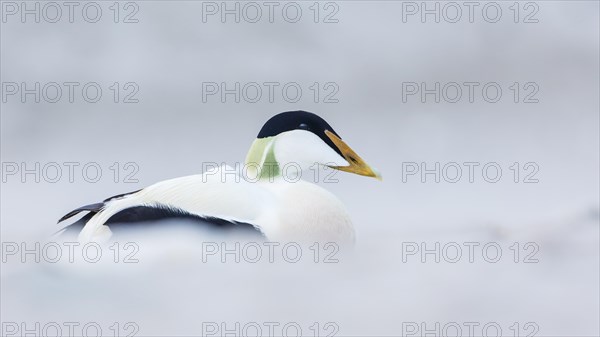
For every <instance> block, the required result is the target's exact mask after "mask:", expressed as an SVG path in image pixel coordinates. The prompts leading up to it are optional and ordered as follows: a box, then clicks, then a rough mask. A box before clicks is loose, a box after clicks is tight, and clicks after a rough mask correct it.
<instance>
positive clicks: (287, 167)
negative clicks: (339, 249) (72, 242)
mask: <svg viewBox="0 0 600 337" xmlns="http://www.w3.org/2000/svg"><path fill="white" fill-rule="evenodd" d="M315 165H317V166H319V167H322V168H324V169H333V170H338V171H343V172H347V173H352V174H357V175H361V176H365V177H371V178H376V179H378V180H382V176H381V174H380V173H379V171H378V170H376V169H374V168H372V167H371V166H369V165H368V164H367V163H366V162H365V161H364V160H363V159H362V158H361V157H360V156H359V155H358V154H357V153H356V152H354V150H352V148H350V146H348V144H347V143H346V142H345V141H343V140H342V138H341V137H340V135H339V134H338V133H337V132H336V131H335V130H334V129H333V128H332V127H331V125H329V123H327V122H326V121H325V120H324V119H323V118H321V117H320V116H318V115H317V114H314V113H312V112H308V111H286V112H282V113H279V114H277V115H275V116H273V117H271V118H270V119H269V120H268V121H267V122H266V123H265V124H264V125H263V127H262V128H261V129H260V131H259V133H258V135H257V137H256V139H254V141H253V142H252V144H251V146H250V149H249V151H248V153H247V155H246V158H245V161H244V165H243V169H242V172H235V173H234V174H232V171H235V170H234V169H233V168H232V167H231V166H228V165H221V166H218V167H213V168H211V169H208V170H206V171H205V172H203V173H201V174H195V175H189V176H183V177H179V178H174V179H169V180H164V181H160V182H157V183H155V184H153V185H150V186H148V187H146V188H143V189H140V190H137V191H134V192H129V193H122V194H119V195H115V196H113V197H110V198H107V199H105V200H103V201H102V202H97V203H93V204H88V205H85V206H82V207H79V208H77V209H74V210H72V211H71V212H68V213H67V214H65V215H64V216H63V217H61V218H60V219H59V221H58V222H59V223H61V222H63V221H65V220H67V219H70V218H72V217H74V216H75V215H77V214H79V213H85V212H87V214H86V215H85V216H84V217H83V218H81V219H80V220H79V221H77V222H75V223H73V224H71V225H69V226H67V227H65V228H63V229H62V230H61V231H59V232H61V233H62V232H75V233H76V234H77V239H78V241H79V242H92V241H106V240H109V239H110V238H111V237H113V235H114V233H115V232H118V231H119V229H122V228H132V227H135V228H148V227H154V226H156V225H157V224H161V223H162V224H166V223H171V222H168V221H165V220H173V219H175V220H176V219H192V220H193V221H194V223H198V224H199V225H200V226H203V227H207V228H210V229H214V230H215V231H216V232H222V233H232V232H248V233H254V234H256V235H258V236H260V237H262V238H264V239H266V240H268V241H278V242H289V241H294V242H306V243H310V242H336V243H340V244H350V245H353V244H354V243H355V241H356V238H355V230H354V226H353V223H352V220H351V218H350V215H349V212H348V210H347V209H346V207H345V206H344V204H343V203H342V202H341V201H340V200H339V199H338V198H337V197H336V196H335V195H334V194H332V193H331V192H329V191H328V190H326V189H325V188H323V187H321V186H319V185H318V184H316V183H313V182H309V181H307V180H306V179H303V178H304V177H302V173H306V172H308V171H309V170H311V169H312V170H314V168H315ZM290 171H293V172H294V176H293V177H291V178H290V174H289V172H290ZM298 177H300V179H298Z"/></svg>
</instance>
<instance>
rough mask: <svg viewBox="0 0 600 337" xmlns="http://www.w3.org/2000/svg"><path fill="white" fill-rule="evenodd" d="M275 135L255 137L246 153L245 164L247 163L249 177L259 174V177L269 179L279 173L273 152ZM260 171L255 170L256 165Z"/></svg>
mask: <svg viewBox="0 0 600 337" xmlns="http://www.w3.org/2000/svg"><path fill="white" fill-rule="evenodd" d="M274 141H275V137H267V138H259V139H256V140H255V141H254V142H253V143H252V146H251V147H250V150H249V151H248V154H247V155H246V165H248V175H249V176H251V177H256V176H260V179H269V178H274V177H277V176H279V175H280V174H281V169H280V168H279V163H277V159H276V158H275V153H274V152H273V143H274ZM257 165H258V167H259V168H258V169H259V170H260V172H256V166H257Z"/></svg>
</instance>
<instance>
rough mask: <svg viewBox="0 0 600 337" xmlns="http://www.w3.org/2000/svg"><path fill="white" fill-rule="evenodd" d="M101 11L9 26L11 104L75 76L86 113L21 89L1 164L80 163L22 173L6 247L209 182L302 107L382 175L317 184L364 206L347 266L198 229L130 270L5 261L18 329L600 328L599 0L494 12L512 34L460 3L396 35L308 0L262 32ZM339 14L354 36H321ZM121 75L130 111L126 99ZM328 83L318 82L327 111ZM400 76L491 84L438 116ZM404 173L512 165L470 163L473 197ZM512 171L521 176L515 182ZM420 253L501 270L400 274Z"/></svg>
mask: <svg viewBox="0 0 600 337" xmlns="http://www.w3.org/2000/svg"><path fill="white" fill-rule="evenodd" d="M97 3H98V4H99V6H100V7H101V8H102V13H103V15H102V17H101V18H100V20H99V21H98V22H97V23H87V22H85V21H84V20H83V18H82V16H81V8H82V7H83V5H84V4H85V3H81V4H80V6H79V7H76V9H75V16H74V21H75V22H74V23H70V22H69V20H68V17H67V13H68V12H67V9H66V8H65V7H64V6H63V7H62V9H63V17H62V19H61V20H60V21H59V22H58V23H48V22H45V21H44V19H43V17H42V18H41V22H40V23H35V22H34V19H33V16H28V17H26V22H25V23H22V22H21V18H20V17H19V15H14V16H13V15H10V16H6V19H5V20H4V21H3V22H2V25H1V29H2V32H1V81H2V83H3V95H6V83H7V82H16V83H18V84H20V83H21V82H25V83H27V85H28V87H29V88H31V87H33V83H35V82H40V83H41V86H42V87H43V85H44V84H46V83H48V82H57V83H63V82H79V83H81V85H80V86H79V87H77V88H76V89H75V96H74V98H75V102H73V103H70V102H69V101H68V97H67V89H66V88H65V87H62V88H63V97H62V98H61V100H60V101H59V102H57V103H49V102H46V101H45V100H44V99H43V98H42V99H41V102H40V103H36V102H34V99H33V96H32V95H29V96H26V101H25V102H22V100H21V99H20V97H19V95H7V96H6V102H3V103H2V112H1V131H2V133H1V142H2V145H1V156H2V158H1V160H2V162H3V170H5V168H6V167H7V166H6V165H9V164H7V163H17V164H18V165H21V163H26V164H27V165H28V166H27V167H28V168H33V167H34V165H35V163H36V162H39V163H40V165H41V166H42V167H43V166H44V165H45V164H47V163H50V162H56V163H59V164H62V163H64V162H77V163H80V166H78V168H75V171H74V173H75V175H74V181H73V182H70V181H69V179H68V177H67V176H66V175H67V173H68V169H67V168H66V167H65V166H62V168H63V172H62V173H63V176H62V177H61V178H60V179H58V181H57V182H55V183H52V182H49V181H48V179H44V177H41V179H40V181H39V182H36V181H35V179H34V176H33V175H28V176H26V177H25V181H22V179H21V177H20V176H19V175H9V176H6V179H5V181H3V182H2V191H1V228H0V233H1V240H2V242H3V243H6V242H16V243H19V244H20V243H21V242H27V243H29V244H31V245H33V243H34V242H42V243H43V242H45V241H46V240H48V237H49V235H51V234H52V233H53V232H55V231H56V230H58V229H60V228H61V226H60V225H56V224H55V223H56V220H57V219H58V218H60V217H61V216H62V215H63V214H65V213H66V212H68V211H69V210H71V209H73V208H76V207H78V206H80V205H84V204H89V203H93V202H97V201H99V200H102V199H104V198H106V197H108V196H111V195H115V194H119V193H122V192H128V191H133V190H136V189H139V188H142V187H144V186H147V185H150V184H152V183H154V182H156V181H160V180H164V179H168V178H172V177H178V176H183V175H188V174H194V173H199V172H201V171H202V163H204V162H218V163H222V162H225V163H229V164H234V163H236V162H239V161H242V160H243V159H244V157H245V154H246V151H247V150H248V147H249V146H250V144H251V142H252V140H253V139H254V138H255V136H256V134H257V133H258V131H259V129H260V127H261V126H262V125H263V123H264V122H265V121H266V120H267V119H268V118H269V117H270V116H272V115H274V114H276V113H278V112H281V111H286V110H298V109H302V110H308V111H313V112H315V113H318V114H319V115H321V116H322V117H324V118H325V119H326V120H327V121H328V122H329V123H330V124H332V125H333V127H334V128H335V129H336V131H337V132H338V133H339V134H340V135H341V136H342V137H343V138H344V139H345V140H346V141H348V143H349V144H350V145H351V146H352V147H353V148H354V149H355V150H356V151H357V152H358V153H359V154H360V155H362V156H363V158H365V159H366V160H367V162H369V163H370V164H372V165H373V166H375V167H377V168H378V169H379V170H380V171H381V172H382V173H383V175H384V181H383V182H382V183H380V182H377V181H375V180H373V179H366V178H364V177H358V176H352V175H348V174H338V175H336V178H337V179H339V183H335V184H323V186H325V187H326V188H327V189H329V190H330V191H332V192H333V193H335V194H336V195H337V196H338V197H339V198H340V199H341V200H342V201H343V202H344V203H345V204H346V205H347V207H348V209H349V210H350V213H351V215H352V217H353V220H354V223H355V228H356V231H357V247H356V249H355V251H354V254H352V256H350V257H344V258H341V259H340V260H341V261H340V263H337V264H329V265H328V264H314V263H312V264H311V263H302V264H289V263H287V264H286V263H280V264H275V265H272V264H264V263H263V264H249V263H240V264H236V263H226V264H221V263H218V262H217V263H202V261H200V260H199V258H198V255H196V254H197V253H198V251H199V250H200V242H201V241H202V237H201V236H196V235H195V234H192V233H183V234H182V233H176V234H180V235H174V236H167V238H169V239H165V241H166V243H164V244H161V243H160V240H159V239H160V238H161V237H160V236H158V237H153V238H149V241H148V242H146V243H144V244H142V243H140V252H139V254H138V255H137V257H138V258H139V260H140V262H139V263H138V264H132V265H124V264H112V265H111V264H110V263H106V264H103V265H99V266H97V265H93V264H85V263H82V264H58V265H56V264H49V263H34V262H33V261H31V258H29V259H28V262H27V263H21V262H20V259H18V258H14V257H10V256H9V257H8V262H7V263H2V269H1V271H2V276H1V278H0V280H1V293H2V296H1V298H2V300H1V315H2V317H1V321H2V322H17V323H18V324H21V323H22V322H25V323H27V324H30V325H33V324H34V322H40V323H41V324H42V325H44V324H45V323H46V322H59V323H61V322H82V323H81V324H82V325H83V324H85V323H86V322H98V323H99V324H101V326H102V328H103V332H104V334H105V335H112V333H113V332H112V331H110V330H109V327H110V326H111V325H112V324H113V323H114V322H120V324H121V325H123V324H124V323H126V322H135V323H136V324H137V325H138V326H139V332H138V334H137V335H139V336H159V335H163V336H164V335H181V336H184V335H185V336H187V335H190V336H191V335H199V334H201V333H202V322H219V323H220V322H227V323H230V324H234V323H233V322H241V324H242V325H243V324H244V323H246V322H259V323H260V322H280V323H281V324H282V325H283V324H285V323H286V322H298V323H299V324H301V326H302V327H303V332H304V333H305V334H306V335H312V334H313V331H310V330H309V328H308V327H309V326H311V325H312V324H313V323H314V322H320V324H321V325H323V324H325V323H327V322H335V324H337V326H339V332H338V333H337V335H338V336H339V335H344V336H354V335H400V334H402V331H403V330H402V322H416V323H418V324H421V322H426V323H427V324H428V326H429V327H431V326H433V325H434V324H435V323H436V322H439V323H440V324H441V325H442V326H443V325H444V324H447V323H448V322H457V323H458V324H459V325H462V324H463V323H464V322H478V323H479V324H480V325H481V326H483V325H485V324H486V323H489V322H497V323H498V324H499V325H500V326H501V327H502V329H503V335H505V336H512V335H513V333H514V332H513V331H511V330H510V327H511V326H513V324H514V323H515V322H519V324H520V326H521V327H520V335H522V336H524V335H527V332H531V331H532V330H528V331H525V330H524V329H523V325H525V324H526V323H528V322H534V323H535V324H536V325H537V326H539V332H537V335H538V336H566V335H569V336H598V335H599V333H600V330H599V329H600V328H599V318H598V317H599V316H600V310H599V305H600V303H599V296H600V294H599V286H598V284H599V282H600V279H599V263H600V262H599V226H598V221H599V218H598V217H599V208H598V207H599V188H598V186H599V178H598V170H599V110H600V107H599V96H598V95H599V94H598V93H599V89H600V88H599V84H598V81H599V25H598V22H599V17H598V15H599V6H598V2H596V1H547V2H536V3H535V4H537V6H538V8H539V11H538V12H537V14H535V16H533V18H535V19H537V20H538V22H537V23H523V22H521V21H523V19H524V18H525V17H526V16H527V14H528V13H530V12H532V7H528V8H525V3H523V2H520V3H519V8H520V12H519V16H518V19H519V20H518V21H519V23H515V22H514V11H511V9H509V6H512V5H513V2H498V4H499V6H500V7H501V8H502V11H503V12H502V17H501V18H500V20H499V21H498V22H496V23H488V22H486V21H485V20H484V18H483V16H482V15H481V8H482V7H483V6H484V5H486V2H481V3H479V7H476V10H475V16H474V23H470V22H469V20H468V17H467V9H466V7H464V6H462V9H463V17H462V19H461V20H460V21H459V22H457V23H448V22H445V21H444V19H443V17H442V18H441V20H440V21H441V22H440V23H436V22H435V21H434V19H433V17H432V16H431V15H430V16H428V17H426V19H427V22H425V23H422V22H421V19H420V17H419V16H418V15H416V16H408V17H407V20H405V21H407V22H403V16H402V10H403V4H402V2H394V1H369V2H367V1H344V2H342V1H339V2H334V3H333V5H334V7H328V8H325V3H320V5H319V8H320V12H319V16H318V19H319V20H318V21H319V23H315V22H314V15H315V12H314V10H311V9H310V8H309V7H310V6H313V5H314V4H313V2H298V4H299V6H300V7H301V8H302V11H303V12H302V13H303V14H302V17H301V19H300V20H299V21H298V22H297V23H288V22H285V20H283V17H282V15H281V8H282V7H283V4H284V3H280V5H279V6H278V7H276V8H275V15H274V21H275V22H274V23H269V20H268V17H267V11H268V9H267V7H265V6H264V4H263V3H262V2H260V3H258V4H259V5H261V7H262V9H263V18H262V20H261V21H260V22H258V23H254V24H253V23H248V22H245V21H244V19H243V17H242V19H241V22H240V23H235V20H234V18H233V16H231V15H230V16H228V17H226V22H225V23H223V22H221V18H220V17H219V16H218V15H214V16H208V17H207V19H206V20H205V21H207V22H203V5H202V3H201V2H194V1H169V2H167V1H137V2H133V4H134V5H135V6H137V13H136V14H135V15H134V16H133V18H135V19H137V20H138V22H137V23H123V22H122V21H123V19H124V17H125V15H127V14H128V13H131V12H132V11H133V9H134V8H135V7H128V8H125V7H124V6H125V3H120V7H119V8H120V12H119V18H118V21H119V23H115V22H114V11H113V10H111V9H110V8H109V7H110V6H111V5H113V3H112V2H97ZM419 3H420V2H419ZM2 4H3V6H6V2H5V1H2ZM18 4H20V2H19V3H18ZM34 4H35V2H28V5H29V6H31V8H33V6H34ZM59 4H61V3H59ZM217 4H218V5H219V4H220V2H218V3H217ZM228 4H229V6H230V7H231V8H232V7H233V6H234V3H233V2H230V3H228ZM241 4H242V7H243V5H244V3H241ZM440 4H442V5H444V3H440ZM459 4H462V3H461V2H459ZM42 5H43V3H42ZM428 5H429V6H430V7H433V5H434V3H432V2H430V3H428ZM204 6H205V9H206V5H204ZM404 6H406V5H404ZM336 8H337V13H336V14H335V15H334V16H333V18H335V19H337V20H338V22H337V23H323V22H321V21H323V19H324V18H325V17H326V16H327V14H329V13H331V12H332V11H333V10H334V9H336ZM2 10H3V18H4V15H6V7H2ZM291 11H292V10H290V13H292V12H291ZM90 13H92V10H90ZM490 13H493V10H490ZM19 14H20V13H19ZM87 82H96V83H98V84H99V85H100V86H101V88H102V90H103V94H102V98H101V99H100V100H99V101H98V102H97V103H87V102H85V101H84V100H83V97H82V96H81V92H80V89H81V87H82V86H83V84H85V83H87ZM114 82H118V83H119V85H120V87H121V90H120V94H121V95H120V97H119V103H114V102H113V91H111V90H110V89H109V87H110V86H111V85H112V84H113V83H114ZM127 82H135V83H136V84H137V87H138V88H139V91H138V92H137V94H136V95H135V98H137V99H138V100H139V102H138V103H123V102H122V101H123V99H124V95H125V94H126V93H129V92H131V91H132V89H131V88H129V89H128V90H125V89H123V86H124V85H125V83H127ZM203 82H216V83H221V82H226V83H227V85H228V87H229V88H231V87H233V86H234V83H235V82H240V83H241V85H242V86H243V85H244V84H245V83H248V82H257V83H259V84H260V83H263V82H279V83H280V84H281V85H280V86H279V87H278V89H276V90H275V95H274V101H273V102H269V100H268V98H267V97H266V95H267V93H268V92H267V88H266V87H263V97H262V99H261V100H260V101H259V102H256V103H251V102H247V101H246V100H244V98H243V97H242V98H241V100H240V103H236V102H235V101H234V99H233V98H232V96H231V95H229V96H227V100H226V101H225V102H221V99H220V98H219V97H218V95H215V96H208V97H207V99H206V100H205V101H206V102H203V95H202V93H203ZM288 82H296V83H298V84H299V85H300V86H301V88H302V89H303V92H302V96H301V99H300V100H299V101H298V102H296V103H289V102H286V100H285V99H284V98H283V96H282V94H281V90H280V89H281V87H282V86H283V85H284V84H285V83H288ZM314 82H318V83H319V86H320V87H321V91H320V97H319V99H318V102H317V103H315V102H314V97H313V91H311V90H310V89H309V87H310V86H311V85H312V84H313V83H314ZM327 82H334V83H335V84H336V85H337V88H338V89H339V91H338V92H337V93H336V94H335V96H334V98H336V99H337V100H338V102H334V103H325V102H324V101H323V100H324V96H325V95H326V94H327V93H330V92H331V90H332V89H331V88H329V89H328V90H325V89H323V86H324V85H325V83H327ZM403 82H416V83H421V82H426V83H427V85H428V87H429V88H431V87H433V86H434V83H435V82H440V83H441V84H442V86H443V85H444V84H445V83H448V82H457V83H463V82H480V83H481V85H480V86H479V87H478V88H477V89H476V91H475V101H474V102H473V103H470V102H469V101H468V99H467V97H466V94H467V91H466V88H465V87H463V97H462V99H461V100H460V101H459V102H457V103H448V102H446V101H444V99H443V98H442V99H441V102H440V103H435V102H434V100H433V98H432V96H431V95H429V96H427V101H426V102H424V103H423V102H421V100H420V99H419V97H418V95H415V96H409V97H408V98H407V100H406V102H403V95H402V94H403ZM488 82H496V83H498V84H499V85H500V86H501V88H502V90H503V92H502V97H501V99H500V100H499V101H498V102H497V103H488V102H486V101H485V100H484V99H483V98H482V96H481V87H482V86H483V84H485V83H488ZM514 82H519V83H520V86H521V87H523V85H524V84H525V83H527V82H534V83H536V84H537V86H538V88H539V91H538V92H537V94H536V95H535V98H537V99H538V100H539V102H538V103H523V100H524V96H525V94H526V93H529V92H531V89H529V90H527V91H524V89H522V91H521V96H520V97H519V103H515V102H514V101H513V92H512V91H511V90H510V89H509V87H510V86H511V85H512V84H513V83H514ZM90 162H95V163H98V165H100V167H101V168H102V172H103V175H102V177H101V178H100V179H99V181H98V182H96V183H90V182H87V181H86V180H85V179H83V178H82V175H81V167H82V166H83V165H85V164H86V163H90ZM115 162H118V163H119V166H120V170H119V172H120V176H119V177H118V179H117V181H118V182H115V181H114V176H113V173H114V172H113V171H111V169H110V167H111V166H112V165H113V163H115ZM128 162H132V163H135V166H136V167H137V168H138V169H139V170H138V171H137V173H135V176H134V178H135V179H137V180H138V182H137V183H135V182H134V183H127V182H124V179H125V175H126V174H127V173H129V172H132V169H131V168H129V169H125V168H124V165H125V163H128ZM408 162H415V163H421V162H425V163H427V165H428V168H432V167H433V165H434V163H435V162H440V163H441V165H442V166H443V165H444V164H445V163H448V162H457V163H463V162H478V163H481V166H483V165H484V164H485V163H488V162H496V163H498V164H499V165H500V167H501V168H502V170H503V175H502V178H501V179H500V181H499V182H497V183H488V182H486V181H485V180H484V179H483V178H482V176H481V171H480V170H476V171H475V176H474V182H473V183H469V181H468V177H467V176H466V173H467V171H466V170H463V177H462V179H461V180H460V181H459V182H457V183H449V182H446V181H444V179H442V180H441V181H440V182H439V183H436V182H435V181H434V178H433V176H431V175H429V176H427V181H426V182H425V183H423V182H421V179H420V177H419V176H418V175H416V176H409V177H408V178H407V179H406V182H403V179H402V172H403V165H402V163H408ZM514 162H518V163H519V165H520V166H521V168H522V170H521V175H520V177H519V182H518V183H515V182H514V181H513V171H511V170H510V168H509V167H510V166H511V165H513V163H514ZM528 162H533V163H536V164H537V166H538V167H539V171H538V172H537V174H536V175H535V178H536V179H538V180H539V182H538V183H523V180H524V179H525V175H526V173H529V172H531V169H530V170H527V171H524V170H523V165H524V164H525V163H528ZM481 166H479V168H481ZM463 168H464V167H463ZM3 173H4V174H5V173H6V172H3ZM52 176H54V174H52ZM403 242H404V243H406V242H416V243H417V244H420V243H421V242H428V243H429V244H430V245H433V243H434V242H440V243H441V245H444V244H445V243H448V242H456V243H458V244H460V245H462V244H463V243H465V242H478V243H480V244H481V245H484V244H485V243H487V242H495V243H498V244H499V245H500V246H501V247H502V248H503V254H504V255H503V257H502V260H501V261H500V262H499V263H496V264H493V263H488V262H486V261H484V260H483V259H481V255H478V256H476V260H475V262H474V263H468V261H466V257H463V259H462V260H461V261H460V262H459V263H455V264H453V263H448V262H444V261H441V262H440V263H435V262H434V261H432V259H431V258H429V259H428V260H427V262H426V263H421V262H420V260H419V258H418V257H411V258H409V259H408V262H406V263H404V262H403V261H402V243H403ZM514 242H518V243H519V244H520V245H521V247H522V246H523V245H524V244H526V243H528V242H533V243H535V244H536V245H537V246H538V247H539V252H538V253H537V254H536V256H535V257H536V258H537V259H539V263H534V264H525V263H514V262H513V261H512V251H511V250H510V249H509V247H510V246H511V245H513V243H514ZM429 247H432V246H429ZM530 251H531V250H528V251H524V250H522V248H521V253H522V254H523V255H525V254H526V253H527V252H530ZM190 253H191V254H190ZM520 259H521V260H522V259H523V256H521V257H520ZM213 262H214V261H213ZM309 262H310V261H309ZM475 331H476V332H477V331H479V333H478V335H481V331H480V330H477V329H476V330H475ZM121 335H125V333H123V332H122V333H121ZM321 335H325V333H324V332H321ZM417 335H421V334H420V333H419V334H417ZM462 335H463V336H466V335H467V330H466V328H465V330H464V331H463V334H462ZM489 335H494V333H493V330H491V331H490V333H489Z"/></svg>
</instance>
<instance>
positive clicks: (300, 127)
mask: <svg viewBox="0 0 600 337" xmlns="http://www.w3.org/2000/svg"><path fill="white" fill-rule="evenodd" d="M298 129H301V130H310V128H309V127H308V124H306V123H302V124H300V125H298Z"/></svg>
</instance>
